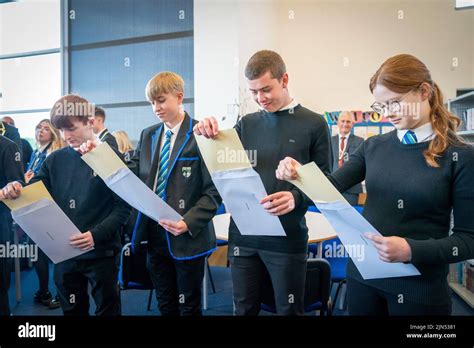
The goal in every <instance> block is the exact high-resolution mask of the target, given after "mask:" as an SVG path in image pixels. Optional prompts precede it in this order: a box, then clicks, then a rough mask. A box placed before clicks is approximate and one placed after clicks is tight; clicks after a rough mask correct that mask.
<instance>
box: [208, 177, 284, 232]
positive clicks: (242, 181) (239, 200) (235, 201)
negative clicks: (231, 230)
mask: <svg viewBox="0 0 474 348" xmlns="http://www.w3.org/2000/svg"><path fill="white" fill-rule="evenodd" d="M211 177H212V181H213V182H214V184H215V185H216V188H217V190H218V191H219V193H220V195H221V196H222V199H223V200H224V201H225V205H226V209H227V210H228V211H229V212H230V214H231V215H232V218H233V219H234V221H235V224H236V225H237V227H238V229H239V231H240V233H241V234H242V235H250V236H286V233H285V231H284V230H283V227H282V225H281V222H280V220H279V219H278V217H276V216H273V215H271V214H270V213H268V212H267V211H266V210H265V209H264V208H263V206H262V205H261V204H260V200H261V199H262V198H264V197H265V196H267V192H266V190H265V187H264V186H263V182H262V179H261V178H260V176H259V175H258V173H257V172H256V171H254V170H253V169H252V168H242V169H233V170H225V171H219V172H214V173H212V174H211Z"/></svg>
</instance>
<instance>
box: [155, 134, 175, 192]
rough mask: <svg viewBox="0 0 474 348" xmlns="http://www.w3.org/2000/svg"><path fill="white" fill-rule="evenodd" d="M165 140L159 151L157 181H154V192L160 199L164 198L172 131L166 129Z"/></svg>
mask: <svg viewBox="0 0 474 348" xmlns="http://www.w3.org/2000/svg"><path fill="white" fill-rule="evenodd" d="M165 135H166V140H165V143H164V144H163V148H162V149H161V152H160V165H159V167H158V181H157V183H156V190H155V192H156V194H157V195H158V197H160V198H161V199H165V187H166V177H167V175H168V164H169V162H170V153H171V151H170V148H171V136H172V135H173V132H172V131H170V130H167V131H166V134H165Z"/></svg>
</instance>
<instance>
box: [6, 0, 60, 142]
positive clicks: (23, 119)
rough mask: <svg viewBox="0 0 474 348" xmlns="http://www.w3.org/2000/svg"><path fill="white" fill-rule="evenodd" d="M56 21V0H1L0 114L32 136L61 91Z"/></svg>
mask: <svg viewBox="0 0 474 348" xmlns="http://www.w3.org/2000/svg"><path fill="white" fill-rule="evenodd" d="M26 23H27V24H26ZM60 23H61V22H60V1H59V0H36V1H32V0H29V1H21V2H10V3H4V4H1V5H0V117H4V116H11V117H12V118H13V119H14V120H15V122H16V126H17V127H18V129H19V130H20V134H21V136H22V137H23V138H27V139H28V140H30V141H31V142H33V139H34V128H35V125H36V123H37V122H38V121H39V120H40V119H42V118H47V117H49V108H51V105H52V104H53V103H54V101H55V100H56V99H58V98H59V97H60V95H61V58H60V46H61V44H60V28H61V25H60Z"/></svg>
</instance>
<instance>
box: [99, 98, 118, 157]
mask: <svg viewBox="0 0 474 348" xmlns="http://www.w3.org/2000/svg"><path fill="white" fill-rule="evenodd" d="M94 115H95V116H94V134H96V137H97V139H98V140H99V141H100V142H101V143H107V144H109V145H110V146H111V147H113V148H114V149H118V145H117V141H116V140H115V137H114V136H113V135H112V134H111V133H110V132H109V130H108V129H107V128H106V127H105V110H104V109H102V108H100V107H98V106H96V107H95V113H94Z"/></svg>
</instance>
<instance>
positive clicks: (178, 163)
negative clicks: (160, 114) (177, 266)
mask: <svg viewBox="0 0 474 348" xmlns="http://www.w3.org/2000/svg"><path fill="white" fill-rule="evenodd" d="M196 123H197V121H195V120H193V119H192V118H191V117H190V116H189V115H188V114H187V113H186V114H185V117H184V120H183V123H182V124H181V127H180V129H179V132H178V135H177V137H176V141H175V143H174V145H173V149H172V151H171V155H170V162H169V163H170V164H169V170H168V177H167V179H166V186H165V201H166V202H167V203H168V204H169V205H170V206H171V207H172V208H173V209H175V210H176V211H177V212H178V213H179V214H180V215H181V216H183V219H184V221H185V222H186V225H188V228H189V231H190V233H188V232H185V233H183V234H181V235H179V236H177V237H176V236H174V235H172V234H171V233H168V232H166V231H165V230H164V229H163V228H162V227H161V226H159V225H158V224H157V223H156V222H155V221H153V220H152V219H150V218H148V217H147V216H145V215H144V214H142V213H137V214H136V215H137V217H136V222H135V228H134V231H133V235H132V251H133V252H136V251H138V250H139V249H140V247H141V245H142V244H143V242H144V241H147V240H148V236H149V235H150V233H164V234H165V235H166V243H167V246H168V250H169V252H170V254H171V256H173V258H175V259H179V260H185V259H192V258H197V257H201V256H203V255H207V254H210V253H211V252H212V251H214V250H215V249H216V236H215V232H214V228H213V225H212V221H211V220H212V218H213V217H214V215H215V213H216V211H217V208H218V207H219V205H220V204H221V201H222V200H221V198H220V195H219V193H218V192H217V189H216V188H215V186H214V184H213V183H212V180H211V177H210V175H209V172H208V170H207V168H206V165H205V164H204V161H203V159H202V156H201V154H200V152H199V149H198V146H197V143H196V139H195V138H194V134H193V126H194V125H195V124H196ZM163 128H164V127H163V123H159V124H156V125H153V126H151V127H148V128H146V129H144V130H143V131H142V134H141V136H140V141H139V143H138V146H137V149H136V150H135V153H134V155H133V157H132V159H131V162H130V164H129V167H130V169H131V170H132V171H133V172H134V173H135V174H136V175H137V176H138V177H139V178H140V179H141V180H142V181H143V182H144V183H145V184H146V185H147V186H148V187H149V188H150V189H152V190H153V184H154V181H155V176H156V171H157V170H158V163H159V155H160V144H161V137H162V136H163ZM132 218H133V217H132Z"/></svg>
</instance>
